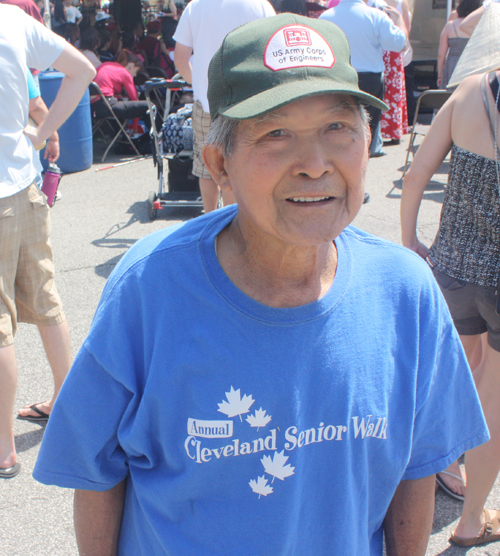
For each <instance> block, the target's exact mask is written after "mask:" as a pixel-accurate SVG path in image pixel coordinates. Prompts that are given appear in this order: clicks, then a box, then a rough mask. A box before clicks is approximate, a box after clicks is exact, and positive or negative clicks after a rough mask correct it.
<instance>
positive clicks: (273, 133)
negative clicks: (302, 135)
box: [268, 129, 285, 137]
mask: <svg viewBox="0 0 500 556" xmlns="http://www.w3.org/2000/svg"><path fill="white" fill-rule="evenodd" d="M268 135H269V137H283V136H284V135H285V132H284V130H283V129H274V130H273V131H270V132H269V133H268Z"/></svg>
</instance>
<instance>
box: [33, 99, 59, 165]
mask: <svg viewBox="0 0 500 556" xmlns="http://www.w3.org/2000/svg"><path fill="white" fill-rule="evenodd" d="M48 112H49V109H48V108H47V105H46V104H45V102H44V101H43V99H42V97H40V96H38V97H34V98H30V106H29V115H30V118H31V119H32V120H33V121H34V122H35V123H36V124H37V125H40V124H41V123H42V122H43V120H45V118H46V116H47V114H48ZM44 158H48V159H49V162H56V160H57V159H58V158H59V135H58V133H57V131H54V133H53V134H52V135H51V136H50V137H49V138H48V139H47V146H46V147H45V156H44Z"/></svg>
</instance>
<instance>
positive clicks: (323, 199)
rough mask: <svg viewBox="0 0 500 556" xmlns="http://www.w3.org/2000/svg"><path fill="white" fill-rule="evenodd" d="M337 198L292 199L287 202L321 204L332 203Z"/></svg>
mask: <svg viewBox="0 0 500 556" xmlns="http://www.w3.org/2000/svg"><path fill="white" fill-rule="evenodd" d="M334 198H335V197H328V196H327V197H290V198H289V199H287V201H291V202H292V203H319V202H321V201H330V200H331V199H334Z"/></svg>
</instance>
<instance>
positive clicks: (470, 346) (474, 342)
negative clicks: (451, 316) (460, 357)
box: [460, 333, 487, 372]
mask: <svg viewBox="0 0 500 556" xmlns="http://www.w3.org/2000/svg"><path fill="white" fill-rule="evenodd" d="M483 337H484V338H486V337H487V334H486V333H485V334H476V335H474V336H460V341H461V342H462V346H463V347H464V350H465V355H466V356H467V361H468V362H469V366H470V368H471V370H472V372H474V371H475V370H476V369H477V368H478V367H479V364H480V363H481V359H482V355H483V342H482V338H483ZM486 345H487V344H486V343H485V344H484V347H486Z"/></svg>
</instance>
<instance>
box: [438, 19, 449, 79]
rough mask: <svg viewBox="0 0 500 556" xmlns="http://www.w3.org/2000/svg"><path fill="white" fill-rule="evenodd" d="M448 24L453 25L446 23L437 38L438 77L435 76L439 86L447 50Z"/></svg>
mask: <svg viewBox="0 0 500 556" xmlns="http://www.w3.org/2000/svg"><path fill="white" fill-rule="evenodd" d="M449 25H453V24H452V23H450V24H449V23H447V24H446V25H445V26H444V27H443V30H442V31H441V37H440V39H439V50H438V67H437V70H438V78H437V85H438V87H440V86H441V78H442V77H443V67H444V61H445V59H446V53H447V52H448V29H449Z"/></svg>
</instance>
